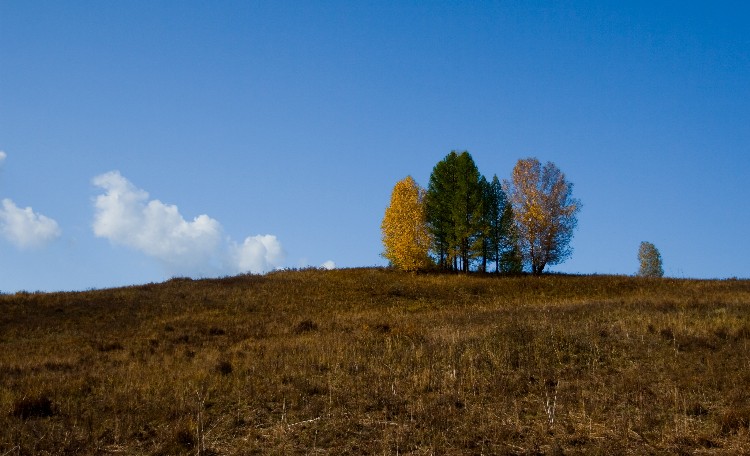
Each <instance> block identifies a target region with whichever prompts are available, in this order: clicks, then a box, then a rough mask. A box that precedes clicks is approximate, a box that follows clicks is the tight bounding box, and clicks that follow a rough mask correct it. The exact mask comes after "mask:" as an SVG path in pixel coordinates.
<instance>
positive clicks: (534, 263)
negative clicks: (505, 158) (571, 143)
mask: <svg viewBox="0 0 750 456" xmlns="http://www.w3.org/2000/svg"><path fill="white" fill-rule="evenodd" d="M503 187H504V189H505V193H506V194H507V195H508V200H509V202H510V204H511V207H512V209H513V216H514V222H515V223H514V224H515V230H516V233H517V234H518V237H519V239H518V241H519V247H520V249H521V254H522V256H523V260H524V263H526V264H528V265H529V266H530V267H531V272H532V273H533V274H535V275H538V274H541V273H542V271H543V270H544V267H545V266H546V265H552V264H559V263H561V262H563V261H565V260H566V259H567V258H568V257H569V256H570V255H571V253H572V249H571V248H570V241H571V239H572V238H573V230H574V229H575V227H576V224H577V221H578V220H577V217H576V215H577V214H578V212H579V211H580V210H581V202H580V201H579V200H577V199H575V198H573V196H572V192H573V184H571V183H570V182H568V181H567V180H565V174H563V173H562V171H560V169H559V168H558V167H557V166H555V164H554V163H552V162H547V163H546V164H545V165H544V166H542V164H541V163H539V160H537V159H536V158H526V159H523V160H518V163H516V166H515V167H514V168H513V175H512V178H511V180H510V181H505V182H504V183H503Z"/></svg>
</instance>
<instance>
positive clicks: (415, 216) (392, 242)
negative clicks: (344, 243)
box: [380, 176, 431, 271]
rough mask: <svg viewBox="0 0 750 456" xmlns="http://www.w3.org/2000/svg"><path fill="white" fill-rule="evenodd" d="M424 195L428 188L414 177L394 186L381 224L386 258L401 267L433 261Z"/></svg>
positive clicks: (411, 268)
mask: <svg viewBox="0 0 750 456" xmlns="http://www.w3.org/2000/svg"><path fill="white" fill-rule="evenodd" d="M424 198H425V190H424V189H423V188H422V187H420V186H419V184H417V183H416V181H414V179H413V178H412V177H411V176H407V177H406V178H404V179H402V180H400V181H398V182H397V183H396V185H395V186H394V187H393V192H392V193H391V203H390V205H389V206H388V208H386V210H385V215H384V216H383V221H382V223H381V225H380V227H381V231H382V235H383V247H384V252H383V257H385V258H386V259H387V260H388V261H389V262H390V263H391V265H393V266H394V267H396V268H398V269H402V270H405V271H416V270H420V269H425V268H427V267H429V265H430V264H431V260H430V257H429V253H428V252H429V249H430V233H429V232H428V231H427V224H426V217H425V206H424Z"/></svg>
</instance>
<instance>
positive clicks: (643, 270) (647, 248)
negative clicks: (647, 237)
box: [638, 241, 664, 277]
mask: <svg viewBox="0 0 750 456" xmlns="http://www.w3.org/2000/svg"><path fill="white" fill-rule="evenodd" d="M638 262H639V263H640V265H641V266H640V269H638V275H639V276H640V277H662V276H664V268H663V267H662V264H661V254H660V253H659V250H658V249H657V248H656V246H655V245H654V244H652V243H650V242H646V241H643V242H641V247H640V248H639V249H638Z"/></svg>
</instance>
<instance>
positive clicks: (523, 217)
mask: <svg viewBox="0 0 750 456" xmlns="http://www.w3.org/2000/svg"><path fill="white" fill-rule="evenodd" d="M405 189H409V190H408V192H407V191H406V190H405ZM571 192H572V184H570V183H568V182H567V181H566V180H565V176H564V174H563V173H562V172H561V171H560V170H559V169H558V168H557V167H556V166H555V165H554V164H553V163H550V162H548V163H547V164H545V165H544V166H542V165H541V163H539V161H538V160H537V159H535V158H528V159H523V160H519V161H518V163H517V164H516V166H515V168H514V170H513V174H512V177H511V179H510V180H505V181H503V182H502V183H501V182H500V179H498V177H497V175H493V177H492V179H491V180H488V179H487V178H485V177H484V176H483V175H482V174H481V173H480V172H479V169H478V168H477V166H476V164H475V163H474V160H473V158H472V157H471V155H470V154H469V153H468V152H466V151H464V152H460V153H459V152H456V151H452V152H451V153H450V154H448V155H447V156H446V157H445V158H444V159H443V160H441V161H440V162H438V163H437V164H436V165H435V167H434V168H433V170H432V174H431V175H430V180H429V184H428V187H427V188H426V189H423V188H421V187H419V185H418V184H417V183H416V182H415V181H414V180H413V179H412V178H411V176H409V177H407V178H405V179H404V180H402V181H399V182H398V183H397V184H396V186H395V187H394V190H393V194H392V197H391V204H390V206H389V207H388V209H386V214H385V217H384V218H383V223H382V225H381V228H382V233H383V245H384V247H385V252H384V253H383V256H384V257H385V258H387V259H388V260H389V261H390V263H391V265H393V266H394V267H397V268H399V269H405V270H419V269H426V268H427V267H429V265H432V266H433V267H437V268H439V269H442V270H448V271H462V272H468V271H470V270H478V271H482V272H488V271H495V272H498V273H519V272H521V271H522V270H523V269H524V267H526V268H527V269H528V270H529V271H531V272H532V273H534V274H541V273H542V271H543V270H544V268H545V266H547V265H552V264H558V263H560V262H562V261H564V260H565V259H567V258H568V257H569V256H570V254H571V249H570V246H569V244H570V240H571V239H572V236H573V230H574V228H575V226H576V220H577V219H576V214H577V213H578V211H579V210H580V202H579V201H578V200H576V199H574V198H573V197H572V193H571ZM426 260H427V261H426Z"/></svg>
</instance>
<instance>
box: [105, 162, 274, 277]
mask: <svg viewBox="0 0 750 456" xmlns="http://www.w3.org/2000/svg"><path fill="white" fill-rule="evenodd" d="M92 182H93V184H94V185H95V186H97V187H99V188H101V189H102V190H103V191H104V193H103V194H100V195H98V196H97V197H96V199H95V201H94V209H95V213H94V224H93V230H94V234H95V235H96V236H97V237H101V238H105V239H108V240H109V241H111V242H112V243H114V244H118V245H123V246H126V247H129V248H132V249H135V250H137V251H140V252H141V253H144V254H145V255H148V256H150V257H152V258H155V259H156V260H158V261H159V262H160V263H161V264H162V265H163V266H164V267H165V269H166V270H167V272H168V273H170V274H174V275H177V274H179V275H188V276H212V275H220V274H237V273H242V272H252V273H262V272H266V271H269V270H272V269H275V268H278V267H280V266H281V265H282V263H283V261H284V251H283V248H282V246H281V243H280V242H279V241H278V239H276V237H275V236H273V235H268V234H267V235H262V236H261V235H259V236H251V237H248V238H246V239H245V240H244V242H242V243H241V244H238V243H236V242H234V241H232V240H230V239H228V238H227V237H226V236H225V235H224V234H223V229H222V227H221V224H220V223H219V222H218V221H217V220H215V219H213V218H211V217H209V216H208V215H199V216H197V217H195V218H194V219H193V220H192V221H187V220H185V218H184V217H183V216H182V215H181V214H180V211H179V209H178V208H177V206H175V205H171V204H165V203H162V202H161V201H159V200H156V199H149V194H148V193H147V192H146V191H144V190H142V189H139V188H137V187H136V186H134V185H133V184H132V183H131V182H130V181H129V180H127V179H126V178H125V177H123V176H122V175H121V174H120V173H119V172H118V171H112V172H109V173H105V174H102V175H99V176H97V177H95V178H94V179H93V181H92Z"/></svg>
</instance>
